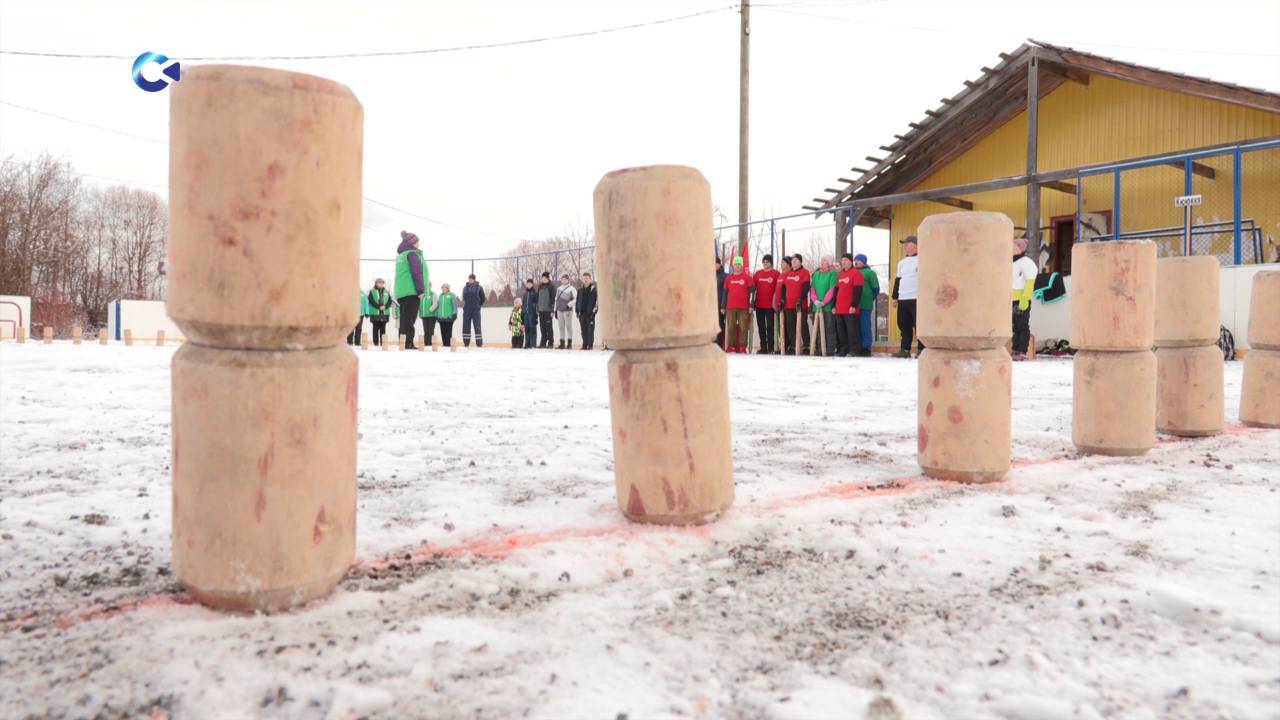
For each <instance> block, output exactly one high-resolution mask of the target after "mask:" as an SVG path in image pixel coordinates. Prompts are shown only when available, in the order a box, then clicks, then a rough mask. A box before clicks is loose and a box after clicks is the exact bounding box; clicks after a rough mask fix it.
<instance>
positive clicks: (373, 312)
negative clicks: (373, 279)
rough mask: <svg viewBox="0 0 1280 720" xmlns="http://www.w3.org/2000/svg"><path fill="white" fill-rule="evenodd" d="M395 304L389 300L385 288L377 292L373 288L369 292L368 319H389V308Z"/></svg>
mask: <svg viewBox="0 0 1280 720" xmlns="http://www.w3.org/2000/svg"><path fill="white" fill-rule="evenodd" d="M394 305H395V302H393V301H392V300H391V293H389V292H387V289H386V288H382V290H378V288H376V287H375V288H374V289H372V290H370V291H369V317H371V318H373V319H374V320H386V319H387V318H389V317H391V308H392V307H393V306H394Z"/></svg>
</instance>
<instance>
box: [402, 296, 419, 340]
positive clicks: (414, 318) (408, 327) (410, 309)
mask: <svg viewBox="0 0 1280 720" xmlns="http://www.w3.org/2000/svg"><path fill="white" fill-rule="evenodd" d="M397 300H398V301H399V302H400V335H401V336H402V337H404V347H405V349H406V350H412V349H414V346H413V326H414V325H415V324H416V323H417V322H418V306H419V305H420V304H421V303H422V299H421V298H419V297H418V296H417V295H410V296H408V297H402V298H397Z"/></svg>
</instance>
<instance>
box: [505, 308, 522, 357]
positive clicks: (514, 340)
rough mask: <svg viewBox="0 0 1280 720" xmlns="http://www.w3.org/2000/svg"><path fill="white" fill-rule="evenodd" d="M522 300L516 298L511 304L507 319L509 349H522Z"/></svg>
mask: <svg viewBox="0 0 1280 720" xmlns="http://www.w3.org/2000/svg"><path fill="white" fill-rule="evenodd" d="M523 305H524V300H522V299H521V298H516V299H515V301H514V302H512V304H511V317H509V318H507V329H508V330H510V331H511V349H512V350H515V349H517V348H522V347H524V308H523V307H522V306H523Z"/></svg>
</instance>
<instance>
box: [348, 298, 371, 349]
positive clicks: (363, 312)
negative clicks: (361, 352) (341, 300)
mask: <svg viewBox="0 0 1280 720" xmlns="http://www.w3.org/2000/svg"><path fill="white" fill-rule="evenodd" d="M368 316H369V296H368V295H366V294H365V292H364V291H363V290H361V291H360V318H359V319H358V320H356V327H355V329H354V330H352V331H351V332H350V333H349V334H348V335H347V344H348V345H359V344H360V332H361V331H362V330H363V329H364V319H365V318H366V317H368Z"/></svg>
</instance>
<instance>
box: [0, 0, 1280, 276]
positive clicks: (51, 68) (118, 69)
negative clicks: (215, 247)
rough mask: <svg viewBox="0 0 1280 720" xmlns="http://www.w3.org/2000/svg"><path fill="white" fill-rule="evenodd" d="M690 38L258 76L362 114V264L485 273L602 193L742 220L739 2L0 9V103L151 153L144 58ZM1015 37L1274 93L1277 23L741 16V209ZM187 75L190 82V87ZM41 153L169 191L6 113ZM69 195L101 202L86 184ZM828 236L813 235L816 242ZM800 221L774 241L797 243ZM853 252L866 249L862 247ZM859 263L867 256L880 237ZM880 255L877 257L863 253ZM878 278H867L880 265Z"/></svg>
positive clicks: (908, 109) (1221, 13)
mask: <svg viewBox="0 0 1280 720" xmlns="http://www.w3.org/2000/svg"><path fill="white" fill-rule="evenodd" d="M704 10H713V11H716V12H711V13H709V14H705V15H702V16H699V17H694V18H689V19H684V20H678V21H674V22H670V23H665V24H658V25H653V26H649V27H642V28H638V29H631V30H624V31H619V32H613V33H608V34H601V35H595V36H591V37H584V38H575V39H564V40H556V41H551V42H546V43H539V44H530V45H521V46H516V47H510V48H500V49H482V50H469V51H458V52H443V53H436V54H426V55H416V56H408V57H383V58H357V59H333V60H306V61H261V62H257V63H253V64H261V65H268V66H272V67H280V68H286V69H290V70H297V71H301V72H308V73H313V74H316V75H321V76H325V77H329V78H333V79H336V80H338V81H340V82H343V83H345V84H347V85H349V86H350V87H351V88H352V89H353V90H354V91H355V93H356V95H357V96H358V97H359V98H360V100H361V102H362V103H363V104H364V108H365V154H364V157H365V168H364V192H365V195H366V196H367V197H370V198H373V199H375V200H378V201H381V202H383V203H386V204H389V205H392V206H395V207H398V208H402V209H404V210H407V211H410V212H412V213H415V214H418V215H422V216H426V217H430V218H433V219H436V220H439V221H442V222H444V223H448V224H451V225H456V226H459V227H460V228H464V229H457V228H453V227H448V226H446V225H441V224H434V223H431V222H428V221H426V220H422V219H418V218H414V217H410V216H407V215H403V214H400V213H397V212H395V211H392V210H387V209H385V208H382V207H379V206H376V205H371V204H370V203H365V212H364V225H365V228H366V229H365V231H364V237H363V252H364V254H365V255H366V256H390V255H391V254H392V253H393V252H394V245H395V242H396V240H397V233H398V231H399V230H401V229H403V228H408V229H412V230H414V231H416V232H417V233H418V234H419V235H420V236H421V237H422V238H423V240H424V249H425V250H426V252H427V255H428V257H473V256H478V255H490V254H496V253H498V252H500V251H501V250H503V249H504V248H505V247H507V246H508V245H510V244H511V242H512V240H514V239H518V238H539V237H545V236H548V235H553V234H556V233H559V232H561V231H563V230H564V229H565V228H566V227H567V226H569V225H573V224H579V225H587V226H589V225H590V223H591V214H592V210H591V191H592V189H593V188H594V186H595V183H596V181H597V180H598V179H599V178H600V176H601V175H602V174H604V173H605V172H608V171H610V170H613V169H616V168H620V167H626V166H633V165H647V164H653V163H680V164H687V165H693V166H695V167H697V168H699V169H700V170H702V172H703V173H704V174H705V175H706V176H707V178H708V179H709V180H710V182H711V187H712V193H713V200H714V202H715V203H716V204H718V205H719V206H720V207H721V209H722V210H723V211H724V212H725V214H726V215H728V216H729V218H730V219H733V216H734V215H735V213H736V208H737V150H738V139H737V127H738V125H737V113H738V22H739V16H738V13H737V10H736V3H733V2H729V1H723V2H716V1H714V0H708V1H706V2H703V1H701V0H697V1H694V0H689V1H682V2H675V1H666V2H663V1H655V0H650V1H647V2H607V1H594V2H588V1H586V0H583V1H581V2H534V1H533V0H529V1H527V2H355V3H344V2H327V3H326V2H277V3H271V2H252V3H250V2H242V3H227V2H218V3H200V2H171V3H111V2H83V3H80V2H75V3H73V2H49V1H45V2H14V1H12V0H5V2H3V3H0V49H2V50H6V51H15V50H21V51H46V52H68V53H87V54H94V53H103V54H113V55H125V56H128V59H122V60H90V59H52V58H32V57H19V56H13V55H0V100H2V101H4V102H8V103H16V104H19V105H24V106H27V107H30V108H35V109H38V110H42V111H45V112H49V113H54V114H57V115H64V116H67V117H70V118H75V119H79V120H82V121H84V122H88V123H93V124H96V125H101V126H104V127H108V128H113V129H118V130H122V131H126V132H129V133H133V134H136V135H140V136H143V137H146V138H153V139H157V140H161V141H163V140H164V139H165V138H166V135H167V128H168V96H167V93H166V92H159V93H146V92H143V91H141V90H139V89H138V88H137V87H135V86H134V85H133V83H132V81H131V79H130V67H131V64H132V58H133V57H134V56H136V55H137V54H139V53H141V52H143V51H144V50H152V51H155V52H159V53H163V54H165V55H168V56H169V57H170V58H173V59H177V60H182V59H183V58H186V57H197V56H217V57H221V56H228V55H255V56H257V55H292V54H322V53H347V52H371V51H386V50H416V49H428V48H443V47H454V46H459V45H467V44H477V43H494V42H504V41H513V40H523V39H529V38H537V37H543V36H549V35H560V34H565V33H572V32H579V31H588V30H597V29H603V28H610V27H616V26H621V25H627V24H632V23H643V22H650V21H657V20H663V19H667V18H672V17H676V16H680V15H688V14H691V13H696V12H699V11H704ZM1027 37H1034V38H1037V39H1042V40H1047V41H1054V42H1058V43H1062V44H1067V45H1073V46H1077V47H1079V48H1081V49H1084V50H1089V51H1093V52H1096V53H1099V54H1103V55H1109V56H1112V57H1116V58H1120V59H1124V60H1129V61H1133V62H1138V63H1143V64H1150V65H1155V66H1158V67H1162V68H1167V69H1171V70H1177V71H1182V72H1187V73H1192V74H1196V75H1202V76H1208V77H1212V78H1215V79H1220V80H1226V81H1231V82H1235V83H1239V84H1242V85H1248V86H1253V87H1262V88H1267V89H1270V90H1280V1H1277V0H1260V1H1257V2H1223V1H1220V0H1213V1H1212V2H1209V1H1208V0H1200V1H1199V2H1188V3H1180V2H1167V1H1162V2H1120V1H1117V0H1107V1H1106V2H1082V1H1080V0H1073V1H1071V2H1029V1H1027V2H1022V1H1018V2H1015V1H1009V2H982V3H969V2H915V1H905V0H904V1H902V2H891V1H888V0H884V1H879V2H876V1H872V2H856V1H852V2H840V1H829V2H821V1H817V0H813V1H805V0H799V1H791V0H772V1H771V0H760V1H759V2H758V3H756V4H754V5H753V9H752V33H751V44H752V55H751V61H752V69H751V108H752V112H751V156H752V157H751V205H752V208H753V213H754V214H756V215H757V216H759V215H763V214H765V213H770V214H781V213H791V212H799V211H800V206H801V205H804V204H807V203H808V202H809V201H810V198H812V197H814V196H815V195H823V194H824V193H822V192H821V191H822V188H824V187H827V186H833V185H834V184H835V179H836V178H837V177H839V176H848V174H849V168H850V167H851V166H853V165H864V164H865V163H864V161H863V157H864V156H866V155H880V154H881V152H880V151H879V150H877V147H878V146H879V145H882V144H886V143H887V142H888V141H889V140H891V139H892V138H893V135H894V134H895V133H901V132H903V131H904V130H905V129H906V127H907V123H908V122H912V121H917V120H919V119H920V118H921V117H922V115H923V112H924V110H925V109H926V108H930V109H932V108H935V107H937V105H938V99H939V98H941V97H943V96H948V97H949V96H951V95H953V94H955V93H956V92H957V91H958V90H959V89H960V88H961V87H962V84H963V81H964V80H965V79H973V78H976V77H977V76H978V75H979V68H980V67H981V66H983V65H989V66H990V65H994V64H995V63H996V62H998V61H999V58H998V53H1000V52H1006V51H1009V50H1011V49H1013V48H1015V47H1017V46H1018V44H1019V43H1020V42H1021V41H1022V40H1023V39H1024V38H1027ZM191 64H194V63H188V65H191ZM42 150H48V151H50V152H51V153H54V154H55V155H58V156H61V157H64V158H66V159H68V160H70V161H71V162H72V163H74V165H75V167H76V169H77V170H78V171H79V172H81V173H86V174H88V175H96V176H101V177H104V178H116V179H122V180H128V181H131V182H134V183H149V184H151V185H153V186H155V187H154V188H153V189H156V190H157V191H159V192H162V193H163V192H164V187H165V185H166V184H167V177H166V176H167V154H168V148H167V147H166V146H165V145H163V144H160V143H155V142H146V141H142V140H135V139H130V138H127V137H123V136H120V135H113V134H110V133H106V132H102V131H100V130H95V129H92V128H89V127H84V126H79V125H75V124H71V123H68V122H64V121H61V120H56V119H53V118H49V117H45V116H41V115H37V114H34V113H31V112H28V111H26V110H20V109H17V108H14V107H12V106H9V105H0V152H2V153H3V154H6V155H9V154H16V155H27V154H34V153H38V152H40V151H42ZM86 182H94V183H100V182H106V181H103V180H98V179H95V178H86ZM823 222H826V220H825V219H824V221H823ZM813 224H814V220H813V219H812V218H802V219H800V220H798V221H793V222H792V223H791V225H790V227H792V232H807V231H805V230H803V228H807V227H809V226H812V225H813ZM859 232H861V231H859ZM862 237H863V238H864V241H863V242H859V249H865V250H871V251H873V254H874V255H876V256H880V255H882V252H881V251H880V247H881V246H882V245H883V239H882V236H881V238H880V239H877V240H876V241H875V242H874V243H871V244H870V245H864V243H865V242H866V240H870V239H873V238H874V236H872V235H869V234H868V235H864V236H862ZM873 245H874V247H873ZM875 259H876V258H874V257H873V260H875Z"/></svg>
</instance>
